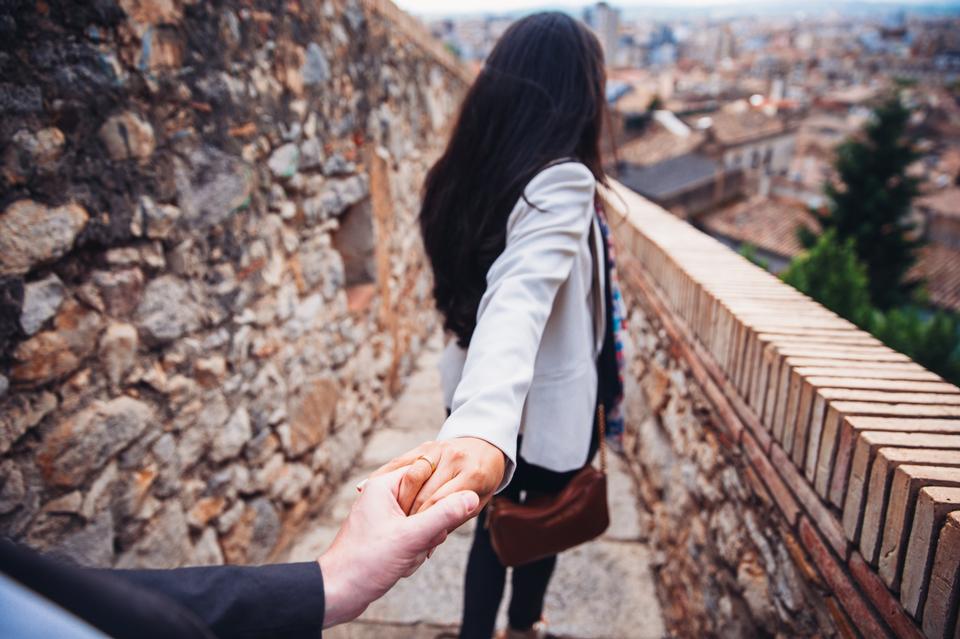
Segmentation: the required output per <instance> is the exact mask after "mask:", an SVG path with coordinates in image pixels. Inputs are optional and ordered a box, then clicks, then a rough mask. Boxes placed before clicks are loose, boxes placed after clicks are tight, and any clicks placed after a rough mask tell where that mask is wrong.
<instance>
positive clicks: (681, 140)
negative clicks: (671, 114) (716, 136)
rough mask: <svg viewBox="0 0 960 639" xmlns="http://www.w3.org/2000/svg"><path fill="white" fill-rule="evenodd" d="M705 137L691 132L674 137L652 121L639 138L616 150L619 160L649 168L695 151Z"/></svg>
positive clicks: (699, 133) (701, 133)
mask: <svg viewBox="0 0 960 639" xmlns="http://www.w3.org/2000/svg"><path fill="white" fill-rule="evenodd" d="M705 138H706V136H705V135H704V134H703V132H701V131H691V132H690V134H689V135H687V136H679V135H675V134H674V133H671V132H670V131H668V130H667V129H666V128H665V127H664V126H663V125H662V124H660V123H659V122H656V121H653V122H651V123H650V125H649V126H648V127H647V129H646V131H644V133H643V135H641V136H640V137H638V138H636V139H634V140H631V141H629V142H627V143H626V144H624V145H622V146H621V147H620V148H619V149H617V153H618V154H619V156H620V159H621V160H623V161H624V162H629V163H630V164H633V165H636V166H650V165H652V164H657V163H659V162H663V161H664V160H668V159H670V158H674V157H677V156H680V155H686V154H688V153H692V152H693V151H695V150H696V149H697V148H698V147H699V146H700V144H702V143H703V141H704V139H705Z"/></svg>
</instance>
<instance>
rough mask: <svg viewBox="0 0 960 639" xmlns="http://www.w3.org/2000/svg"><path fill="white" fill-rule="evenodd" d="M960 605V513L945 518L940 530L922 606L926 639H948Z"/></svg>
mask: <svg viewBox="0 0 960 639" xmlns="http://www.w3.org/2000/svg"><path fill="white" fill-rule="evenodd" d="M958 605H960V511H954V512H952V513H950V514H949V515H947V520H946V522H945V523H944V525H943V528H942V529H941V530H940V538H939V539H938V541H937V552H936V553H935V554H934V557H933V567H932V568H931V571H930V585H929V586H928V588H927V602H926V604H924V606H923V634H925V635H926V636H927V639H951V638H952V637H954V636H955V632H956V631H957V630H960V628H952V627H951V626H957V625H958V624H957V607H958Z"/></svg>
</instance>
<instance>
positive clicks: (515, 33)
mask: <svg viewBox="0 0 960 639" xmlns="http://www.w3.org/2000/svg"><path fill="white" fill-rule="evenodd" d="M604 85H605V77H604V65H603V53H602V51H601V48H600V44H599V42H598V41H597V39H596V38H595V37H594V35H593V34H592V33H591V32H590V31H589V30H588V29H587V28H586V27H585V26H584V25H582V24H581V23H579V22H577V21H575V20H573V19H572V18H570V17H569V16H567V15H565V14H563V13H553V12H551V13H539V14H535V15H531V16H529V17H527V18H524V19H522V20H520V21H518V22H516V23H514V24H513V25H512V26H511V27H510V28H509V29H508V30H507V31H506V32H505V33H504V34H503V36H502V37H501V38H500V40H499V42H498V43H497V45H496V46H495V47H494V49H493V51H492V53H491V54H490V57H489V59H488V60H487V61H486V63H485V65H484V67H483V69H482V70H481V71H480V74H479V76H478V77H477V79H476V80H475V81H474V83H473V85H472V86H471V87H470V89H469V91H468V92H467V95H466V97H465V99H464V102H463V105H462V107H461V112H460V115H459V118H458V121H457V123H456V126H455V128H454V130H453V133H452V136H451V138H450V141H449V144H448V146H447V148H446V151H445V152H444V154H443V156H442V157H441V158H440V159H439V160H438V161H437V163H436V164H435V165H434V166H433V167H432V169H431V170H430V172H429V174H428V175H427V179H426V185H425V189H424V201H423V208H422V209H421V217H420V222H421V230H422V233H423V239H424V244H425V247H426V252H427V255H428V257H429V259H430V263H431V266H432V268H433V274H434V281H435V288H434V296H435V299H436V304H437V308H438V309H439V311H440V313H441V314H442V315H443V319H444V327H445V328H446V330H447V331H448V332H449V333H450V334H452V336H453V338H454V339H452V340H451V342H450V343H449V344H448V346H447V348H446V350H445V352H444V354H443V358H442V361H441V376H442V378H443V387H444V396H445V397H444V398H445V401H446V402H447V407H448V410H449V411H450V414H449V417H448V418H447V420H446V422H445V423H444V425H443V428H442V429H441V431H440V434H439V436H438V438H437V441H436V442H428V443H427V444H424V445H422V446H420V447H418V448H416V449H415V450H413V451H411V452H410V453H408V454H406V455H404V456H402V457H400V458H398V459H396V460H394V461H393V462H391V463H390V464H388V465H387V466H386V467H384V468H383V469H382V471H381V472H385V471H388V470H391V469H393V468H397V467H400V466H404V465H407V466H408V471H407V475H406V476H405V478H404V481H403V483H402V485H401V489H400V495H399V498H400V503H401V505H402V506H403V507H404V508H408V509H409V512H417V511H419V510H422V509H425V508H429V507H430V506H431V505H432V504H434V503H435V502H436V501H437V500H439V499H442V498H443V497H444V496H445V495H448V494H451V493H452V492H456V491H458V490H464V489H470V490H474V491H476V492H477V493H478V494H480V496H481V499H482V504H485V503H486V502H487V501H489V499H490V497H491V496H492V495H493V494H494V493H495V492H499V491H503V493H502V494H503V495H505V496H506V497H508V498H510V499H513V500H515V501H519V500H521V498H522V497H523V496H524V495H527V496H529V495H531V494H543V493H547V494H553V493H557V492H559V491H560V490H561V489H562V488H563V487H564V486H565V485H566V484H567V482H568V481H569V480H570V479H571V478H572V477H573V475H574V474H576V472H577V471H578V470H579V469H581V468H582V467H583V466H584V465H585V464H587V463H589V461H590V458H591V457H592V455H593V452H594V451H595V449H596V443H597V438H596V437H593V433H594V432H595V428H594V421H593V419H594V414H595V412H596V406H597V377H598V374H597V365H598V364H597V362H598V360H597V358H598V355H599V354H600V352H601V348H602V347H603V346H604V344H605V343H606V342H609V336H608V334H609V333H610V331H609V330H608V329H607V325H606V316H607V314H608V313H607V308H606V307H607V304H606V303H605V301H606V299H607V298H606V296H605V290H604V289H605V279H606V273H605V268H604V266H605V263H604V260H603V255H604V254H605V253H604V250H605V246H604V241H603V235H602V234H601V232H600V228H599V226H598V222H597V216H596V212H595V204H594V199H595V191H596V184H597V183H598V182H600V183H603V182H604V174H603V170H602V168H601V160H600V149H599V147H600V144H599V141H600V132H601V128H602V122H603V118H604V107H605V99H604V93H605V86H604ZM594 256H599V258H597V259H595V257H594ZM614 366H615V365H614ZM511 480H512V481H511ZM484 523H485V515H484V513H481V514H480V519H479V520H478V523H477V530H476V536H475V539H474V543H473V548H472V549H471V552H470V558H469V563H468V566H467V574H466V589H465V590H466V592H465V605H464V613H463V623H462V628H461V632H460V637H462V638H473V637H477V638H482V639H490V637H491V635H492V634H493V628H494V623H495V619H496V614H497V608H498V607H499V604H500V599H501V597H502V595H503V589H504V581H505V575H506V569H505V568H504V567H503V566H502V565H501V564H500V562H499V560H498V559H497V556H496V554H495V553H494V551H493V549H492V547H491V545H490V540H489V535H488V531H487V530H486V527H485V525H484ZM555 564H556V557H548V558H546V559H543V560H540V561H537V562H534V563H532V564H527V565H524V566H521V567H518V568H516V569H515V570H514V571H513V597H512V601H511V603H510V608H509V622H510V628H509V629H508V631H507V636H508V637H538V636H543V635H541V634H539V633H540V632H541V631H540V629H539V627H536V628H535V626H539V624H538V622H539V620H540V618H541V613H542V611H543V601H544V596H545V593H546V590H547V585H548V583H549V580H550V576H551V574H552V572H553V568H554V565H555Z"/></svg>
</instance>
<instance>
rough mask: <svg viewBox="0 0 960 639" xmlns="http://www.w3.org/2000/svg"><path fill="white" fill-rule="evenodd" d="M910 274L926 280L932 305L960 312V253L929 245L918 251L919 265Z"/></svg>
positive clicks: (940, 246) (955, 250)
mask: <svg viewBox="0 0 960 639" xmlns="http://www.w3.org/2000/svg"><path fill="white" fill-rule="evenodd" d="M910 274H911V275H912V276H914V277H921V278H923V279H924V282H925V285H926V289H927V293H928V294H929V296H930V302H931V303H932V304H934V305H935V306H938V307H940V308H945V309H948V310H951V311H960V251H958V250H957V249H954V248H950V247H949V246H944V245H942V244H928V245H927V246H924V247H923V248H921V249H920V250H919V251H918V254H917V263H916V265H915V266H914V267H913V270H912V271H911V273H910Z"/></svg>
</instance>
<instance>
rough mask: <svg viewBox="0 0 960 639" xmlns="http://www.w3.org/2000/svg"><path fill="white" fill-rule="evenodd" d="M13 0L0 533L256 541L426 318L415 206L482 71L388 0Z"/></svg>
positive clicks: (304, 499)
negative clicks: (432, 42) (471, 78)
mask: <svg viewBox="0 0 960 639" xmlns="http://www.w3.org/2000/svg"><path fill="white" fill-rule="evenodd" d="M6 6H7V7H8V8H10V11H7V10H6V9H5V10H4V15H3V16H2V17H0V33H2V37H0V114H2V117H0V149H3V152H2V157H0V166H2V176H0V178H2V181H0V184H2V187H0V533H3V534H6V535H10V536H12V537H14V538H17V539H21V540H25V541H27V542H29V543H30V544H32V545H34V546H37V547H40V548H47V549H54V550H57V551H59V552H61V553H63V554H65V555H68V556H70V557H73V558H75V559H77V560H78V561H81V562H84V563H91V564H96V565H104V566H105V565H117V566H124V567H129V566H171V565H177V564H183V563H208V562H221V561H224V560H226V561H230V562H259V561H264V560H267V559H268V558H270V557H272V556H275V555H276V554H278V553H279V552H280V550H281V549H282V547H283V546H284V544H285V543H286V541H287V540H288V538H289V537H290V536H291V535H292V534H293V533H294V532H295V531H296V530H297V528H298V526H299V524H300V523H301V522H302V521H303V520H304V519H305V518H306V517H307V516H308V515H309V514H311V513H312V512H313V511H315V510H317V509H318V508H319V507H320V506H321V505H322V503H323V501H324V499H325V498H326V496H327V495H328V494H329V491H330V489H331V488H332V487H333V486H335V485H336V483H337V482H338V481H339V479H340V478H341V476H342V475H343V473H344V472H345V470H346V469H347V468H349V467H350V465H351V463H352V461H353V458H354V456H355V454H356V452H357V451H358V450H359V448H360V446H361V443H362V440H363V437H364V436H365V435H366V434H367V432H368V431H369V430H370V428H371V426H372V424H373V423H374V420H376V419H377V417H378V415H380V414H381V413H382V411H383V410H384V408H385V407H386V405H387V404H388V403H389V401H390V397H391V396H392V395H393V394H394V393H395V392H396V391H397V390H398V389H399V387H400V386H401V385H402V382H403V379H404V376H405V374H406V373H407V371H408V370H409V368H410V365H411V361H412V358H413V357H414V355H415V354H416V352H417V351H418V349H419V347H420V344H421V341H422V339H423V338H424V336H426V335H427V334H428V333H429V332H430V331H431V330H432V329H433V327H434V326H435V324H436V318H435V313H434V312H433V310H432V304H431V302H430V297H431V296H430V281H429V276H428V274H427V272H426V269H425V263H424V260H423V257H422V251H421V248H420V245H419V233H418V231H417V228H416V220H415V215H416V210H417V204H418V195H419V193H418V191H419V187H420V184H421V183H422V178H423V175H424V172H425V169H426V167H427V166H428V164H429V162H430V161H431V160H432V159H433V158H434V157H435V156H436V154H437V153H438V151H439V150H440V146H441V145H442V143H443V142H444V141H445V126H446V125H447V123H448V119H449V118H450V116H451V113H452V110H453V109H454V108H455V106H456V104H457V102H458V99H459V96H460V94H461V92H462V91H463V89H464V88H465V77H464V75H463V73H462V71H461V70H460V68H459V67H458V66H457V64H456V63H455V62H454V61H453V60H452V59H451V58H450V57H449V56H447V55H446V54H445V52H444V51H443V50H442V49H440V48H439V47H437V46H427V45H426V44H425V43H426V42H428V38H426V36H425V35H424V34H423V33H420V32H419V31H417V26H416V25H415V24H414V23H413V22H412V21H410V20H409V19H407V18H405V16H403V15H402V14H401V13H400V12H399V11H397V10H396V9H395V8H394V7H393V5H392V4H390V3H389V2H384V1H381V0H377V1H371V2H361V1H359V0H310V1H302V2H301V1H298V0H224V1H222V2H197V1H196V0H96V1H94V2H85V3H75V2H68V1H66V0H48V1H47V2H27V1H26V0H24V1H20V2H16V1H14V2H12V3H7V5H6Z"/></svg>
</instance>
